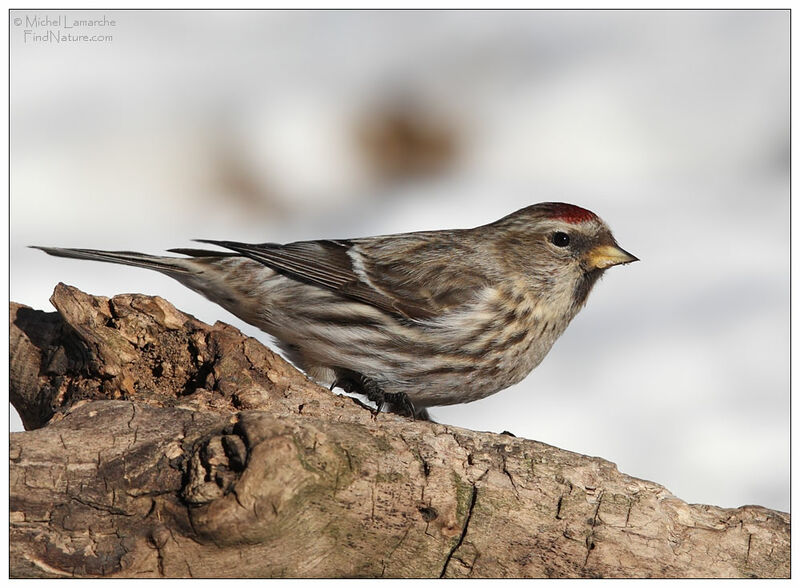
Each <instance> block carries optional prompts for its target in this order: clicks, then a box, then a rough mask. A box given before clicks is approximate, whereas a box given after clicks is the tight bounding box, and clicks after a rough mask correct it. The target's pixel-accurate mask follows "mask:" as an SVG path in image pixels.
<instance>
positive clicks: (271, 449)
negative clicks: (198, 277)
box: [10, 284, 789, 577]
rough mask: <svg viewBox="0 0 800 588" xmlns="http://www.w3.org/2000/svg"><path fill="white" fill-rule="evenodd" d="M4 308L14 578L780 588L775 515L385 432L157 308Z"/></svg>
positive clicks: (401, 428)
mask: <svg viewBox="0 0 800 588" xmlns="http://www.w3.org/2000/svg"><path fill="white" fill-rule="evenodd" d="M52 301H53V304H54V306H55V307H56V308H57V310H58V313H50V314H48V313H44V312H40V311H35V310H31V309H29V308H27V307H24V306H20V305H16V304H13V303H12V307H11V386H10V392H11V400H12V403H13V404H14V406H15V407H16V408H17V410H18V411H19V412H20V415H21V416H22V419H23V422H24V423H25V426H26V428H27V429H29V430H28V431H26V432H23V433H13V434H12V435H11V447H10V452H11V453H10V458H11V466H10V494H11V496H10V498H11V529H10V557H11V559H10V562H11V575H12V576H13V577H58V576H69V577H72V576H78V577H87V576H89V577H92V576H100V577H165V576H166V577H183V576H193V577H232V576H248V577H253V576H261V577H467V576H470V577H788V576H789V515H788V514H785V513H781V512H777V511H773V510H769V509H766V508H762V507H757V506H745V507H741V508H737V509H722V508H717V507H713V506H704V505H689V504H686V503H685V502H683V501H681V500H679V499H678V498H676V497H674V496H672V494H670V493H669V491H667V490H666V489H665V488H664V487H662V486H660V485H658V484H655V483H652V482H648V481H645V480H639V479H636V478H632V477H630V476H626V475H624V474H621V473H619V472H618V471H617V469H616V467H615V466H614V465H613V464H611V463H609V462H607V461H604V460H602V459H599V458H594V457H587V456H583V455H578V454H575V453H570V452H567V451H563V450H560V449H557V448H555V447H550V446H548V445H545V444H542V443H539V442H536V441H529V440H525V439H518V438H515V437H512V436H509V435H497V434H492V433H480V432H475V431H468V430H464V429H459V428H456V427H450V426H446V425H442V424H436V423H430V422H419V421H417V422H413V421H410V420H408V419H406V418H403V417H400V416H397V415H392V414H381V415H379V416H378V417H377V418H375V417H373V415H372V414H371V412H370V411H369V410H367V409H365V408H364V407H363V406H361V405H360V404H359V403H357V402H356V401H354V400H352V399H350V398H347V397H342V396H337V395H335V394H333V393H331V392H330V391H328V390H326V389H324V388H321V387H319V386H317V385H316V384H314V383H312V382H311V381H309V380H308V379H307V378H305V376H303V375H302V374H300V373H299V372H297V371H296V370H295V369H294V368H293V367H292V366H290V365H289V364H287V363H286V362H284V361H283V360H282V359H281V358H280V357H278V356H277V355H275V354H273V353H272V352H271V351H269V350H268V349H267V348H265V347H264V346H262V345H261V344H260V343H258V342H257V341H255V340H254V339H252V338H248V337H245V336H243V335H242V334H241V333H239V332H238V331H237V330H236V329H234V328H232V327H230V326H227V325H224V324H221V323H217V324H215V325H214V326H208V325H205V324H203V323H201V322H200V321H197V320H196V319H194V318H192V317H190V316H187V315H185V314H182V313H180V312H178V311H177V310H175V309H174V308H173V307H172V306H171V305H169V303H167V302H165V301H164V300H162V299H160V298H157V297H155V298H153V297H148V296H141V295H122V296H116V297H114V298H113V299H110V300H109V299H107V298H101V297H92V296H89V295H86V294H84V293H82V292H80V291H78V290H77V289H75V288H71V287H69V286H64V285H61V284H60V285H59V286H58V287H57V288H56V290H55V292H54V294H53V298H52Z"/></svg>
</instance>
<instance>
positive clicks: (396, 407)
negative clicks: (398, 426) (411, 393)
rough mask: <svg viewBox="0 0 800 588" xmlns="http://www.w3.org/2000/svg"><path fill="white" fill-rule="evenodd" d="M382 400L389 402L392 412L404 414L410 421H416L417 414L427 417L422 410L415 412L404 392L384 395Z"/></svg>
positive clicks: (412, 404)
mask: <svg viewBox="0 0 800 588" xmlns="http://www.w3.org/2000/svg"><path fill="white" fill-rule="evenodd" d="M383 396H384V399H385V400H386V401H388V402H389V405H390V407H391V410H392V412H397V413H399V414H406V415H408V416H410V417H411V419H412V420H416V418H417V414H418V413H419V414H422V413H423V412H424V414H425V415H426V416H427V412H428V411H426V410H425V409H424V408H422V409H420V410H419V411H417V410H416V409H415V408H414V403H413V402H411V399H410V398H409V397H408V394H406V393H405V392H393V393H390V394H386V393H384V395H383Z"/></svg>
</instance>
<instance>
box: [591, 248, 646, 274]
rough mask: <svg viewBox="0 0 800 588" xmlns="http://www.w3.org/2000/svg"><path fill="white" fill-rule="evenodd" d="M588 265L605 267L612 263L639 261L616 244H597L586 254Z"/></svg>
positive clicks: (596, 267) (593, 267) (598, 267)
mask: <svg viewBox="0 0 800 588" xmlns="http://www.w3.org/2000/svg"><path fill="white" fill-rule="evenodd" d="M586 259H587V261H588V263H589V267H591V268H592V269H606V268H608V267H611V266H612V265H620V264H623V263H631V262H634V261H639V258H638V257H635V256H633V255H631V254H630V253H628V252H627V251H625V250H624V249H622V248H621V247H619V246H618V245H598V246H597V247H595V248H594V249H591V250H590V251H589V253H588V254H587V255H586Z"/></svg>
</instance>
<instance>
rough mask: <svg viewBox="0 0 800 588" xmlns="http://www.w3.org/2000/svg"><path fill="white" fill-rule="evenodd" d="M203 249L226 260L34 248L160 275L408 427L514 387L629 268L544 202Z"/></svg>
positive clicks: (613, 246)
mask: <svg viewBox="0 0 800 588" xmlns="http://www.w3.org/2000/svg"><path fill="white" fill-rule="evenodd" d="M201 242H203V243H210V244H213V245H217V246H220V247H223V248H225V249H228V250H230V251H232V253H231V252H215V251H208V250H199V249H171V250H170V251H172V252H174V253H179V254H183V255H186V256H189V257H186V258H180V257H156V256H150V255H144V254H141V253H133V252H127V251H118V252H117V251H96V250H91V249H62V248H50V247H39V249H42V250H43V251H46V252H47V253H49V254H51V255H57V256H61V257H72V258H78V259H94V260H98V261H108V262H112V263H121V264H127V265H133V266H139V267H144V268H149V269H154V270H158V271H160V272H162V273H164V274H166V275H168V276H171V277H173V278H175V279H176V280H178V281H179V282H181V283H182V284H184V285H186V286H188V287H189V288H191V289H192V290H195V291H196V292H199V293H200V294H202V295H203V296H205V297H206V298H208V299H209V300H211V301H213V302H216V303H217V304H219V305H221V306H222V307H223V308H225V309H227V310H228V311H230V312H232V313H233V314H235V315H236V316H238V317H239V318H241V319H242V320H244V321H245V322H248V323H250V324H252V325H255V326H257V327H258V328H260V329H262V330H264V331H266V332H267V333H269V334H270V335H272V336H273V337H275V338H276V339H277V342H278V344H279V346H280V347H281V348H282V349H283V351H284V352H285V354H286V355H287V357H288V358H289V359H290V360H291V361H292V362H294V363H295V364H296V365H297V366H298V367H300V368H302V369H303V370H305V371H306V373H307V374H308V375H309V376H310V377H312V378H313V379H315V380H317V381H319V382H320V383H324V384H333V385H338V386H339V387H341V388H343V389H344V390H345V391H348V392H358V393H362V394H366V395H367V396H368V397H369V398H370V399H371V400H373V401H375V402H377V403H378V405H379V407H380V405H382V404H383V403H384V402H386V403H388V404H389V406H390V408H391V409H393V410H400V411H410V412H411V414H412V415H413V414H414V413H415V411H416V412H417V414H424V407H428V406H436V405H443V404H458V403H462V402H471V401H473V400H478V399H479V398H484V397H485V396H488V395H490V394H494V393H495V392H498V391H499V390H502V389H504V388H507V387H508V386H510V385H512V384H515V383H517V382H519V381H520V380H522V379H523V378H524V377H525V376H527V375H528V373H530V371H531V370H532V369H533V368H535V367H536V366H537V365H538V364H539V363H540V362H541V361H542V359H543V358H544V356H545V355H546V354H547V352H548V351H549V350H550V347H551V346H552V345H553V343H554V342H555V340H556V339H558V337H559V336H560V335H561V333H563V332H564V329H565V328H566V327H567V325H568V324H569V322H570V321H571V320H572V318H573V317H574V316H575V315H576V314H577V313H578V311H579V310H580V309H581V308H582V307H583V305H584V303H585V302H586V297H587V296H588V294H589V291H590V290H591V289H592V286H593V285H594V284H595V282H596V281H597V279H598V278H599V277H600V276H601V275H602V273H603V272H604V271H605V270H606V269H608V268H609V267H611V266H613V265H618V264H625V263H630V262H633V261H637V258H636V257H634V256H633V255H631V254H630V253H628V252H626V251H624V250H623V249H621V248H620V247H619V246H618V245H617V242H616V241H615V240H614V237H613V236H612V235H611V231H609V229H608V227H607V226H606V225H605V223H603V221H602V220H600V218H598V217H597V215H595V214H594V213H592V212H590V211H588V210H586V209H584V208H580V207H578V206H574V205H571V204H563V203H553V202H547V203H542V204H535V205H533V206H528V207H527V208H523V209H522V210H518V211H517V212H514V213H512V214H510V215H508V216H506V217H504V218H502V219H500V220H498V221H496V222H493V223H491V224H488V225H484V226H480V227H476V228H474V229H456V230H444V231H423V232H417V233H402V234H397V235H386V236H381V237H367V238H361V239H341V240H321V241H299V242H296V243H289V244H287V245H279V244H274V243H262V244H258V245H249V244H245V243H238V242H234V241H208V240H201ZM379 410H380V408H379Z"/></svg>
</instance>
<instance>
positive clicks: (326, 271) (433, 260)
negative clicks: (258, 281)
mask: <svg viewBox="0 0 800 588" xmlns="http://www.w3.org/2000/svg"><path fill="white" fill-rule="evenodd" d="M202 242H203V243H212V244H214V245H219V246H221V247H225V248H226V249H231V250H233V251H236V252H237V253H239V254H241V255H244V256H246V257H249V258H250V259H253V260H255V261H258V262H260V263H263V264H264V265H266V266H268V267H270V268H272V269H274V270H275V271H277V272H279V273H281V274H283V275H285V276H287V277H290V278H292V279H295V280H299V281H302V282H306V283H308V284H313V285H315V286H319V287H322V288H327V289H329V290H332V291H334V292H336V293H338V294H341V295H342V296H346V297H348V298H351V299H353V300H358V301H359V302H364V303H366V304H370V305H372V306H374V307H376V308H379V309H381V310H383V311H385V312H388V313H391V314H395V315H400V316H403V317H407V318H411V319H429V318H432V317H435V316H437V315H439V314H440V313H441V312H443V311H444V310H446V309H448V308H451V307H455V306H459V305H461V304H464V303H466V302H467V301H469V300H470V299H471V298H472V297H474V295H475V293H476V292H477V290H479V289H480V288H482V287H483V286H485V285H486V280H485V278H484V277H483V276H481V274H480V272H478V271H474V270H473V269H467V270H465V269H464V264H459V266H460V268H454V267H453V264H452V260H453V259H454V258H459V257H461V258H462V259H463V255H464V254H465V253H466V252H465V251H464V245H463V244H460V243H459V242H458V241H455V240H453V238H452V233H451V232H439V231H437V232H431V233H411V234H406V235H390V236H386V237H373V238H369V239H355V240H335V241H334V240H326V241H299V242H296V243H289V244H287V245H278V244H274V243H262V244H254V245H251V244H246V243H237V242H234V241H208V240H202Z"/></svg>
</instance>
